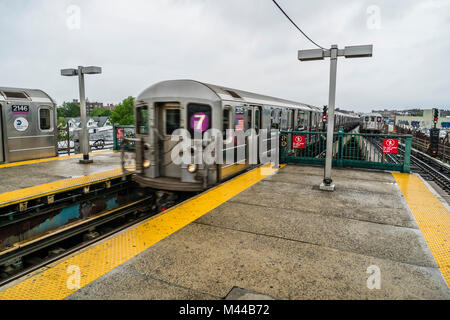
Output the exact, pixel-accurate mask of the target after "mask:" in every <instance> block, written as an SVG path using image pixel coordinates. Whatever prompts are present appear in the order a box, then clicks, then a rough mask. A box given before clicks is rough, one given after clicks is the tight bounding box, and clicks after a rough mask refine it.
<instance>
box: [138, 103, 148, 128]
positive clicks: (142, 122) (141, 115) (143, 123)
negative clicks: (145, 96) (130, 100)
mask: <svg viewBox="0 0 450 320" xmlns="http://www.w3.org/2000/svg"><path fill="white" fill-rule="evenodd" d="M136 111H137V112H136V124H137V130H138V133H139V134H148V107H147V106H144V107H138V108H137V110H136Z"/></svg>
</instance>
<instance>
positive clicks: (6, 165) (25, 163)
mask: <svg viewBox="0 0 450 320" xmlns="http://www.w3.org/2000/svg"><path fill="white" fill-rule="evenodd" d="M113 152H116V151H114V150H104V151H97V152H92V153H89V154H90V155H91V156H95V155H96V154H104V153H113ZM82 156H83V154H81V153H80V154H74V155H71V156H60V157H51V158H42V159H34V160H26V161H19V162H11V163H5V164H0V169H1V168H9V167H17V166H24V165H27V164H34V163H41V162H49V161H56V160H65V159H72V158H81V157H82Z"/></svg>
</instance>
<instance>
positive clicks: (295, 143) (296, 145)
mask: <svg viewBox="0 0 450 320" xmlns="http://www.w3.org/2000/svg"><path fill="white" fill-rule="evenodd" d="M292 148H293V149H305V136H292Z"/></svg>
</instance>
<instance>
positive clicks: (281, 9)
mask: <svg viewBox="0 0 450 320" xmlns="http://www.w3.org/2000/svg"><path fill="white" fill-rule="evenodd" d="M272 1H273V3H275V5H276V6H277V7H278V9H280V11H281V12H282V13H283V14H284V15H285V16H286V18H288V20H289V21H290V22H291V23H292V24H293V25H294V26H295V27H296V28H297V30H298V31H300V32H301V33H302V34H303V35H304V36H305V37H306V39H308V40H309V41H311V42H312V43H314V44H315V45H316V46H318V47H319V48H320V49H323V50H326V49H325V48H324V47H322V46H319V45H318V44H317V43H315V42H314V41H313V40H312V39H311V38H310V37H308V36H307V35H306V34H305V33H304V32H303V31H302V29H300V28H299V26H297V24H296V23H295V22H294V21H292V19H291V18H290V17H289V16H288V15H287V13H286V12H285V11H284V10H283V8H281V7H280V5H279V4H278V3H277V2H276V1H275V0H272Z"/></svg>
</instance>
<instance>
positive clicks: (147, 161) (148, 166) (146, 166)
mask: <svg viewBox="0 0 450 320" xmlns="http://www.w3.org/2000/svg"><path fill="white" fill-rule="evenodd" d="M142 165H143V166H144V168H150V161H149V160H145V161H144V163H143V164H142Z"/></svg>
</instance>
